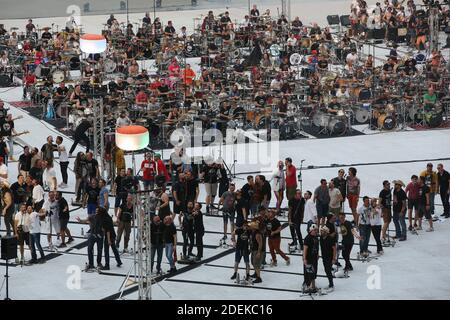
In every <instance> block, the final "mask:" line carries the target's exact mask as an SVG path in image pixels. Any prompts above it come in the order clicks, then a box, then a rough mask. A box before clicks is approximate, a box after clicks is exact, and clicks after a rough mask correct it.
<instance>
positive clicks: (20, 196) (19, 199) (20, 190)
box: [10, 181, 27, 204]
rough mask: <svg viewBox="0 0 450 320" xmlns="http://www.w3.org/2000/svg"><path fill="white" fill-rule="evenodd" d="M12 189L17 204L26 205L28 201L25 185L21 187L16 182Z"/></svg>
mask: <svg viewBox="0 0 450 320" xmlns="http://www.w3.org/2000/svg"><path fill="white" fill-rule="evenodd" d="M10 189H11V191H12V194H13V198H14V203H15V204H20V203H24V202H26V201H27V192H26V184H25V183H24V184H22V185H20V184H19V183H18V182H17V181H16V182H14V183H13V184H12V185H11V187H10Z"/></svg>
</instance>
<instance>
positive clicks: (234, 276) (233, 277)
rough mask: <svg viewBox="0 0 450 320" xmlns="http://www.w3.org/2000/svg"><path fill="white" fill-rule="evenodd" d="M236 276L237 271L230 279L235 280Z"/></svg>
mask: <svg viewBox="0 0 450 320" xmlns="http://www.w3.org/2000/svg"><path fill="white" fill-rule="evenodd" d="M236 277H237V273H236V272H235V273H233V275H232V276H231V278H230V280H234V279H236Z"/></svg>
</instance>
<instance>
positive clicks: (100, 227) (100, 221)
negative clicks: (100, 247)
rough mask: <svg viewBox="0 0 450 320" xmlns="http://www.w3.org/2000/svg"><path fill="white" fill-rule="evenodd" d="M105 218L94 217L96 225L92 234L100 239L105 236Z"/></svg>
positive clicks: (100, 216)
mask: <svg viewBox="0 0 450 320" xmlns="http://www.w3.org/2000/svg"><path fill="white" fill-rule="evenodd" d="M104 218H105V217H104V216H103V215H98V214H96V215H94V223H93V228H92V229H91V232H92V234H95V235H98V236H100V237H102V236H103V220H104Z"/></svg>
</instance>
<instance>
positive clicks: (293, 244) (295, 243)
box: [289, 241, 297, 247]
mask: <svg viewBox="0 0 450 320" xmlns="http://www.w3.org/2000/svg"><path fill="white" fill-rule="evenodd" d="M293 246H297V242H295V241H292V242H291V243H289V247H293Z"/></svg>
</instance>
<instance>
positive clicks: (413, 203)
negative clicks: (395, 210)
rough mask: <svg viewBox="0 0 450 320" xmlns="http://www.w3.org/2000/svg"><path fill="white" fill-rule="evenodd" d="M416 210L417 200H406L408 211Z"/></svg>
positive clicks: (417, 207)
mask: <svg viewBox="0 0 450 320" xmlns="http://www.w3.org/2000/svg"><path fill="white" fill-rule="evenodd" d="M413 208H414V210H418V209H419V199H408V209H413Z"/></svg>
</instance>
